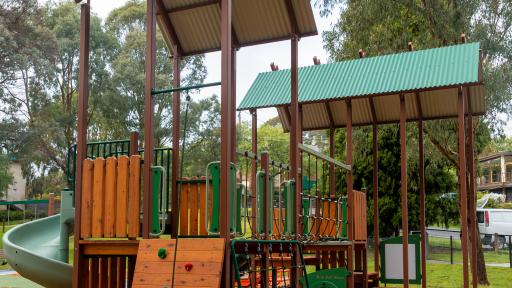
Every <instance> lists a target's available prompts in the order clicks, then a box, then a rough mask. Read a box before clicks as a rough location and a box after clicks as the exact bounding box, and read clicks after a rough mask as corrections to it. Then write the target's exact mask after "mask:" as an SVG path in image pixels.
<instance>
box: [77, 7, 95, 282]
mask: <svg viewBox="0 0 512 288" xmlns="http://www.w3.org/2000/svg"><path fill="white" fill-rule="evenodd" d="M90 5H91V3H90V0H87V3H83V4H81V7H80V56H79V57H80V60H79V61H80V67H79V75H78V103H77V114H78V115H77V116H78V123H77V124H78V125H77V126H78V127H77V141H76V163H77V164H76V184H75V215H76V216H75V225H74V226H75V235H80V223H81V213H82V212H81V211H82V210H81V207H82V205H81V203H82V201H81V199H82V162H83V161H84V159H85V158H86V157H87V110H88V103H89V39H90V18H91V10H90V8H91V7H90ZM74 247H75V248H74V249H75V251H74V258H75V263H76V264H75V265H73V287H81V284H82V279H85V277H84V276H86V275H87V274H86V273H87V272H88V271H87V270H86V268H87V266H86V264H87V261H86V259H85V257H83V256H82V253H81V251H80V237H78V236H77V237H75V239H74Z"/></svg>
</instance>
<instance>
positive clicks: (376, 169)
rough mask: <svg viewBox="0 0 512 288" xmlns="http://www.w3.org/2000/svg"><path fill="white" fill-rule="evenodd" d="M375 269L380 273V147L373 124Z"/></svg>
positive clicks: (375, 127) (376, 130)
mask: <svg viewBox="0 0 512 288" xmlns="http://www.w3.org/2000/svg"><path fill="white" fill-rule="evenodd" d="M372 128H373V134H372V135H373V136H372V138H373V139H372V142H373V151H372V161H373V171H372V174H373V262H374V268H373V270H374V271H375V272H377V273H379V155H378V153H379V147H378V126H377V124H376V123H374V124H373V126H372Z"/></svg>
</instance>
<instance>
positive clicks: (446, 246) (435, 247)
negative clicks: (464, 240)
mask: <svg viewBox="0 0 512 288" xmlns="http://www.w3.org/2000/svg"><path fill="white" fill-rule="evenodd" d="M428 247H429V253H428V259H429V260H439V261H446V262H450V239H446V238H435V237H429V240H428ZM484 257H485V262H486V263H509V261H510V260H509V254H508V250H507V249H502V250H500V251H499V252H498V253H496V252H495V251H490V250H485V251H484ZM453 261H454V262H462V252H461V243H460V240H458V239H454V240H453Z"/></svg>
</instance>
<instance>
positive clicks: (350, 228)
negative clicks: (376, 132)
mask: <svg viewBox="0 0 512 288" xmlns="http://www.w3.org/2000/svg"><path fill="white" fill-rule="evenodd" d="M345 103H346V108H347V128H346V129H347V138H346V141H347V160H346V161H347V164H348V165H351V166H352V162H353V161H352V102H351V100H350V99H347V100H346V102H345ZM354 203H355V202H354V191H353V183H352V170H350V171H348V172H347V204H348V215H347V220H348V221H347V236H348V240H349V241H353V240H354ZM347 254H348V257H347V261H348V271H350V272H352V274H351V275H350V276H349V277H348V287H349V288H353V287H354V276H353V272H354V259H353V258H354V243H352V246H351V247H350V249H349V250H348V253H347Z"/></svg>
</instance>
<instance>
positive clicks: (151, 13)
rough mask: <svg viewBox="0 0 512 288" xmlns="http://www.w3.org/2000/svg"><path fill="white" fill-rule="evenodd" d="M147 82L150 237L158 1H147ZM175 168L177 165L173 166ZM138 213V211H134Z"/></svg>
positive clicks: (145, 226) (145, 221)
mask: <svg viewBox="0 0 512 288" xmlns="http://www.w3.org/2000/svg"><path fill="white" fill-rule="evenodd" d="M146 13H147V15H146V83H145V86H144V151H145V152H144V165H143V175H144V178H143V179H144V181H143V184H144V186H143V188H144V189H143V197H142V198H143V208H142V209H143V211H144V214H143V218H142V237H143V238H149V233H150V231H151V217H150V216H151V214H150V213H151V208H152V207H151V201H152V199H151V198H152V193H151V187H152V186H153V177H151V165H153V160H154V159H153V158H154V155H153V148H154V129H153V127H154V109H155V105H154V99H153V95H152V90H153V87H154V86H155V64H156V55H155V54H156V53H155V51H156V2H155V0H148V1H147V9H146ZM173 168H175V167H173ZM132 213H136V211H132Z"/></svg>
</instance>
